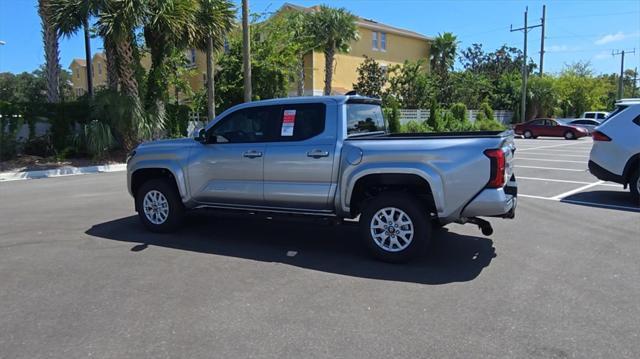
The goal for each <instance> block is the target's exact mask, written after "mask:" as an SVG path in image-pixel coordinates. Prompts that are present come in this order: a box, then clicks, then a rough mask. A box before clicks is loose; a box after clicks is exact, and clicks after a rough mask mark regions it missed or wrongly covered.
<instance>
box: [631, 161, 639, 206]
mask: <svg viewBox="0 0 640 359" xmlns="http://www.w3.org/2000/svg"><path fill="white" fill-rule="evenodd" d="M629 191H630V192H631V198H632V199H633V201H634V202H636V204H639V205H640V168H638V169H637V170H636V171H635V172H634V174H633V175H632V176H631V180H630V181H629Z"/></svg>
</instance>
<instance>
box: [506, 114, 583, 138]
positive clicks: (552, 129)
mask: <svg viewBox="0 0 640 359" xmlns="http://www.w3.org/2000/svg"><path fill="white" fill-rule="evenodd" d="M515 133H516V134H518V135H522V136H524V138H536V137H538V136H547V137H564V138H566V139H567V140H575V139H577V138H580V137H584V136H588V135H589V131H587V130H586V129H585V128H582V127H578V126H574V125H564V124H562V123H561V122H558V121H556V120H554V119H551V118H537V119H535V120H531V121H529V122H525V123H521V124H518V125H516V127H515Z"/></svg>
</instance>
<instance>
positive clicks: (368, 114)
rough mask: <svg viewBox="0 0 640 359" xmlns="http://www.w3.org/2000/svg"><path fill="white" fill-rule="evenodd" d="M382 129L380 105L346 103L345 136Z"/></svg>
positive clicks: (382, 120)
mask: <svg viewBox="0 0 640 359" xmlns="http://www.w3.org/2000/svg"><path fill="white" fill-rule="evenodd" d="M384 131H385V127H384V118H383V117H382V109H381V108H380V105H377V104H368V103H367V104H364V103H351V104H347V136H351V135H361V134H367V133H372V132H384Z"/></svg>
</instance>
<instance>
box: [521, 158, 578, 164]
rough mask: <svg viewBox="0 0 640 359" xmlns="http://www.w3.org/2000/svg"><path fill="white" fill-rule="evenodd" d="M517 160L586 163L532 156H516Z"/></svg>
mask: <svg viewBox="0 0 640 359" xmlns="http://www.w3.org/2000/svg"><path fill="white" fill-rule="evenodd" d="M516 160H529V161H545V162H570V163H584V164H587V162H585V161H571V160H549V159H546V158H532V157H516Z"/></svg>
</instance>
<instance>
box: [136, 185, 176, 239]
mask: <svg viewBox="0 0 640 359" xmlns="http://www.w3.org/2000/svg"><path fill="white" fill-rule="evenodd" d="M136 208H138V217H140V220H141V221H142V224H144V226H145V227H147V229H148V230H150V231H151V232H156V233H169V232H173V231H175V230H176V229H178V228H179V227H180V226H181V225H182V220H183V218H184V205H183V204H182V200H181V199H180V196H179V195H178V192H177V191H176V189H175V187H174V186H173V185H172V184H171V183H169V181H168V180H165V179H151V180H149V181H147V182H145V183H144V184H142V186H141V187H140V189H139V190H138V192H137V193H136Z"/></svg>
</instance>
